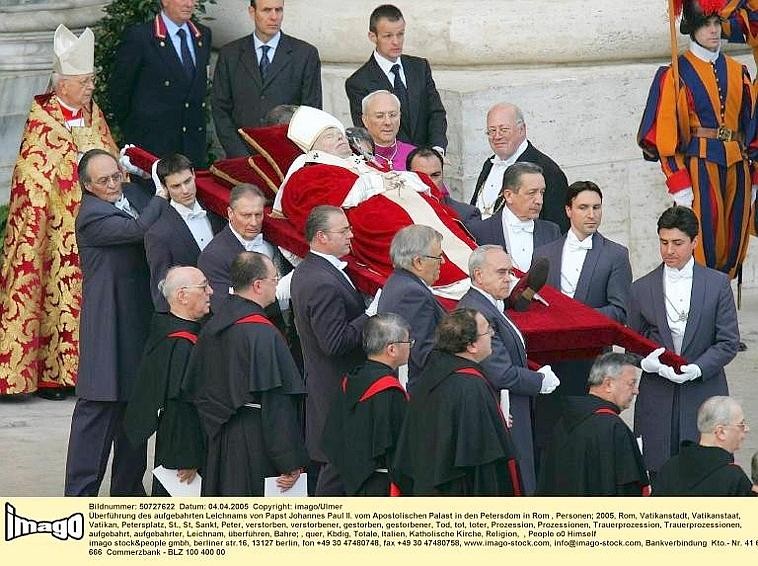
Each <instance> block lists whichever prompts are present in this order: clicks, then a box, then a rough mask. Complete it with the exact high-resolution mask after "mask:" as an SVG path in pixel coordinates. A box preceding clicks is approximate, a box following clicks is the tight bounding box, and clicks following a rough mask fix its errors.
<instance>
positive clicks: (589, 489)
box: [537, 395, 650, 496]
mask: <svg viewBox="0 0 758 566" xmlns="http://www.w3.org/2000/svg"><path fill="white" fill-rule="evenodd" d="M620 412H621V411H620V409H619V408H618V406H616V405H615V404H614V403H611V402H609V401H605V400H603V399H601V398H599V397H596V396H595V395H586V396H581V397H572V396H568V397H564V399H563V408H562V416H561V418H560V419H559V420H558V423H557V424H556V425H555V429H554V431H553V437H552V440H551V442H550V444H549V445H548V447H547V448H546V450H545V453H544V454H543V457H542V464H541V467H540V477H539V481H538V484H537V495H571V496H580V495H602V496H612V495H626V496H632V495H648V494H649V491H650V487H649V485H650V482H649V481H648V477H647V472H646V471H645V465H644V463H643V460H642V454H640V450H639V448H638V446H637V440H636V439H635V438H634V433H632V431H631V429H630V428H629V427H628V426H626V423H624V421H623V420H621V417H619V413H620Z"/></svg>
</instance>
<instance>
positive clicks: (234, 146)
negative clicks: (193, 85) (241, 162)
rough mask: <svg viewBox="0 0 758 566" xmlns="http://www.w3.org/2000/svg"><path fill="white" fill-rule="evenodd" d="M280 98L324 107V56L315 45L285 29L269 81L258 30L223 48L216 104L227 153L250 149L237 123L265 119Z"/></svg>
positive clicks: (216, 120) (215, 113)
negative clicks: (260, 62)
mask: <svg viewBox="0 0 758 566" xmlns="http://www.w3.org/2000/svg"><path fill="white" fill-rule="evenodd" d="M280 104H296V105H306V106H313V107H315V108H321V104H322V101H321V60H320V59H319V55H318V50H317V49H316V48H315V47H313V46H312V45H311V44H310V43H306V42H305V41H302V40H300V39H297V38H295V37H292V36H289V35H286V34H284V33H282V35H281V38H280V39H279V45H278V46H277V48H276V52H275V53H274V58H273V60H272V61H271V66H270V67H269V69H268V73H267V74H266V80H265V81H263V80H262V79H261V72H260V68H259V67H258V58H257V57H256V53H255V47H254V43H253V34H250V35H246V36H245V37H242V38H240V39H237V40H235V41H232V42H231V43H228V44H227V45H225V46H224V47H222V48H221V51H220V52H219V54H218V62H217V63H216V71H215V73H214V75H213V88H212V90H211V106H212V109H213V122H214V124H215V127H216V134H217V135H218V139H219V141H220V142H221V145H222V146H223V147H224V151H225V152H226V156H227V157H238V156H241V155H250V153H251V150H250V148H249V147H248V146H247V145H246V144H245V142H244V141H243V140H242V138H241V137H240V135H239V134H238V133H237V129H238V128H244V127H247V126H251V127H258V126H261V125H263V119H264V118H265V117H266V114H267V113H268V112H269V110H271V109H272V108H274V107H275V106H278V105H280Z"/></svg>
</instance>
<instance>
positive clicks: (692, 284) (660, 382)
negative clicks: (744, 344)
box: [627, 205, 739, 474]
mask: <svg viewBox="0 0 758 566" xmlns="http://www.w3.org/2000/svg"><path fill="white" fill-rule="evenodd" d="M698 234H699V224H698V219H697V216H695V213H694V212H693V211H692V209H689V208H686V207H684V206H676V205H674V206H672V207H671V208H669V209H667V210H665V211H664V212H663V214H662V215H661V217H660V218H659V219H658V240H659V242H660V252H661V259H662V260H663V262H662V263H661V265H659V266H658V267H656V268H655V269H654V270H653V271H651V272H650V273H648V274H647V275H644V276H643V277H641V278H640V279H638V280H637V281H635V282H634V283H632V287H631V291H630V294H629V305H628V307H627V312H628V315H627V325H628V326H629V327H630V328H632V329H633V330H635V331H637V332H639V333H640V334H642V335H643V336H645V337H646V338H649V339H650V340H653V341H654V342H657V343H658V344H660V345H661V346H664V347H665V348H666V349H667V350H669V351H672V352H675V353H677V354H679V355H681V356H682V357H683V358H685V359H686V360H687V361H688V362H689V363H688V364H686V365H683V366H681V367H671V366H667V365H664V364H662V363H661V362H660V361H659V360H658V356H659V355H660V354H661V353H662V352H663V350H662V349H659V350H655V351H654V352H652V353H651V354H650V355H649V356H648V357H647V358H645V359H644V360H643V361H642V364H641V365H642V369H643V371H644V373H643V374H642V379H641V381H640V393H639V396H638V397H637V404H636V405H635V407H634V433H635V434H636V435H637V436H642V442H643V455H644V456H645V465H646V466H647V468H648V470H650V471H651V473H653V474H655V473H656V472H657V471H658V470H659V469H660V467H661V465H663V463H664V462H665V461H666V460H668V459H669V458H670V457H671V456H673V455H675V454H677V453H678V452H679V446H680V443H681V442H682V441H685V440H690V441H693V442H696V441H697V439H698V430H697V422H696V420H697V419H696V418H695V415H696V413H697V410H698V408H699V407H700V405H702V403H703V402H704V401H705V400H706V399H708V398H709V397H713V396H714V395H729V387H728V386H727V382H726V373H725V372H724V366H726V365H727V364H728V363H729V362H731V361H732V360H733V359H734V356H735V355H736V354H737V348H738V345H739V329H738V327H737V309H736V308H735V306H734V297H733V296H732V288H731V286H730V284H729V277H728V276H727V275H726V274H724V273H721V272H720V271H716V270H715V269H710V268H708V267H704V266H702V265H700V264H698V263H696V262H695V259H694V257H693V254H694V251H695V248H696V246H697V239H698V237H699V236H698Z"/></svg>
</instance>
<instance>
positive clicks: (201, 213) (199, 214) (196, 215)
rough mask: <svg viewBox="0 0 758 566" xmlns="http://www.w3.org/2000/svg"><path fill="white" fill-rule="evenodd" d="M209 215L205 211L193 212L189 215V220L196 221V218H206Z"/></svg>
mask: <svg viewBox="0 0 758 566" xmlns="http://www.w3.org/2000/svg"><path fill="white" fill-rule="evenodd" d="M207 214H208V213H207V212H205V211H204V210H197V211H192V212H190V213H189V214H188V215H187V220H194V219H195V218H205V217H206V215H207Z"/></svg>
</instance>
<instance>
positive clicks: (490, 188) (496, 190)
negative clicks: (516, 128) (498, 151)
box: [476, 139, 529, 220]
mask: <svg viewBox="0 0 758 566" xmlns="http://www.w3.org/2000/svg"><path fill="white" fill-rule="evenodd" d="M528 145H529V142H528V141H527V140H526V139H524V141H523V142H521V145H520V146H518V148H517V149H516V151H515V152H514V153H513V155H511V156H510V157H509V158H508V159H500V158H499V157H498V156H497V155H496V156H495V157H493V158H492V159H490V162H492V169H490V174H489V175H487V179H486V180H485V181H484V184H483V185H482V188H481V189H479V196H477V198H476V207H477V208H478V209H479V210H480V211H481V212H482V220H484V219H486V218H489V217H490V216H492V215H493V214H494V213H495V201H496V200H497V197H499V196H500V193H502V192H503V175H504V174H505V170H506V169H508V167H510V166H511V165H513V164H514V163H516V160H517V159H518V158H519V157H521V154H522V153H524V152H525V151H526V148H527V146H528Z"/></svg>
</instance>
